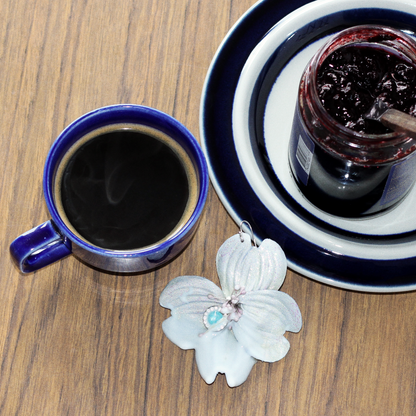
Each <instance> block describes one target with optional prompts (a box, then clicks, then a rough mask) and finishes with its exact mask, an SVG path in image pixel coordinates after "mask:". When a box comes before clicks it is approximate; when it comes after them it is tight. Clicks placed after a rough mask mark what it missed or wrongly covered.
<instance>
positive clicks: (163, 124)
mask: <svg viewBox="0 0 416 416" xmlns="http://www.w3.org/2000/svg"><path fill="white" fill-rule="evenodd" d="M126 112H127V115H129V116H131V120H132V122H133V123H136V124H147V125H149V126H151V127H153V128H155V129H158V130H161V131H164V132H165V133H167V134H170V135H172V132H174V131H176V132H177V134H178V135H179V136H181V137H185V138H186V145H187V150H188V153H189V152H191V156H192V158H193V160H194V163H195V164H196V165H197V170H198V173H199V175H200V177H199V193H198V199H197V204H196V207H195V209H194V211H193V212H192V214H191V216H190V218H189V219H188V221H187V222H186V223H185V224H184V225H183V226H182V227H181V228H180V229H179V230H178V232H177V233H175V234H174V235H172V236H170V237H169V238H167V239H166V240H164V241H162V242H161V243H156V244H155V245H151V246H148V247H143V248H140V249H133V250H111V249H105V248H101V247H97V246H95V245H92V244H89V243H88V242H87V241H85V240H83V239H81V238H79V237H78V236H77V235H75V234H74V233H73V232H72V231H71V230H70V229H69V228H68V226H67V225H66V224H65V222H64V221H63V220H62V219H61V217H60V215H59V213H58V210H57V208H56V205H55V202H54V192H53V181H54V174H55V171H56V168H57V166H58V165H59V160H60V158H61V157H62V155H63V154H64V153H65V151H66V150H67V149H68V148H69V147H70V146H71V144H72V143H75V142H76V141H77V140H78V138H80V137H82V136H84V135H85V134H86V133H87V132H88V131H92V130H94V129H96V128H97V125H98V124H99V123H100V122H101V123H102V125H109V124H115V123H117V122H120V121H117V115H121V114H122V113H123V118H125V116H126ZM109 116H110V117H109ZM137 117H139V119H140V123H139V122H138V119H137ZM93 121H94V123H95V124H94V127H92V122H93ZM97 121H98V124H97ZM90 122H91V123H90ZM123 122H126V120H125V119H123ZM80 126H81V128H80ZM175 139H177V137H175ZM208 186H209V179H208V167H207V163H206V160H205V156H204V154H203V152H202V149H201V148H200V146H199V144H198V142H197V141H196V139H195V138H194V136H193V135H192V134H191V133H190V131H189V130H188V129H187V128H186V127H185V126H184V125H183V124H181V123H180V122H179V121H177V120H176V119H174V118H173V117H172V116H170V115H168V114H166V113H164V112H162V111H160V110H156V109H154V108H151V107H146V106H142V105H137V104H115V105H110V106H105V107H101V108H98V109H96V110H93V111H91V112H88V113H86V114H84V115H82V116H81V117H79V118H77V119H76V120H74V121H73V122H72V123H71V124H69V125H68V126H67V127H66V128H65V129H64V130H63V131H62V132H61V133H60V134H59V136H58V137H57V139H56V140H55V142H54V143H53V145H52V147H51V149H50V150H49V153H48V155H47V158H46V163H45V168H44V175H43V190H44V196H45V200H46V205H47V208H48V210H49V213H50V215H51V217H52V220H53V222H54V223H55V225H56V227H57V228H58V230H59V232H60V233H61V234H63V236H65V237H67V238H68V239H69V240H71V241H72V242H73V243H75V244H76V245H77V246H79V247H81V248H82V249H84V250H87V251H89V252H91V253H94V254H97V255H100V256H104V257H111V258H115V257H116V258H132V257H133V258H134V257H141V256H143V255H151V254H152V253H156V252H160V251H161V250H164V249H168V248H169V247H170V246H171V245H172V244H175V243H177V242H179V241H181V240H182V239H183V237H184V236H185V235H186V234H188V233H189V232H190V231H191V230H192V229H193V227H194V226H195V225H196V223H197V222H198V220H199V217H200V215H201V213H202V210H203V208H204V205H205V201H206V198H207V193H208Z"/></svg>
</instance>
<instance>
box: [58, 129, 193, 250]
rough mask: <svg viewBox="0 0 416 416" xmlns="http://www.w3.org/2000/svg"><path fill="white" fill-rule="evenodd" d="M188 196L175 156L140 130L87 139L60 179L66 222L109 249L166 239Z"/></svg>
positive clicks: (184, 206)
mask: <svg viewBox="0 0 416 416" xmlns="http://www.w3.org/2000/svg"><path fill="white" fill-rule="evenodd" d="M189 196H190V184H189V181H188V176H187V173H186V169H185V167H184V163H183V162H182V160H181V159H180V157H179V156H178V155H177V153H176V152H175V151H173V150H172V148H171V147H170V146H168V145H167V144H166V143H165V142H163V141H161V140H159V139H157V138H155V137H152V136H151V135H148V134H147V133H143V132H141V131H140V130H132V129H127V130H120V131H111V132H108V133H105V134H100V135H98V136H97V137H95V138H92V139H91V140H88V141H86V143H84V144H83V145H82V146H81V147H80V148H78V149H77V150H76V151H75V153H74V154H73V155H72V156H71V158H70V159H69V161H68V162H67V165H66V166H65V168H64V170H63V173H62V179H61V201H62V206H63V209H64V211H65V214H66V216H67V218H68V220H69V222H70V223H71V224H72V226H73V227H74V228H75V230H76V231H77V232H78V233H79V234H80V235H81V236H82V237H83V238H85V239H86V240H87V241H89V242H90V243H92V244H94V245H96V246H99V247H103V248H108V249H112V250H131V249H137V248H141V247H145V246H149V245H151V244H154V243H156V242H157V241H159V240H161V239H163V238H165V237H166V236H167V235H168V234H169V233H170V232H171V231H172V230H174V229H175V227H176V226H177V224H178V223H179V222H180V220H181V218H182V217H183V215H184V212H185V211H186V207H187V203H188V199H189Z"/></svg>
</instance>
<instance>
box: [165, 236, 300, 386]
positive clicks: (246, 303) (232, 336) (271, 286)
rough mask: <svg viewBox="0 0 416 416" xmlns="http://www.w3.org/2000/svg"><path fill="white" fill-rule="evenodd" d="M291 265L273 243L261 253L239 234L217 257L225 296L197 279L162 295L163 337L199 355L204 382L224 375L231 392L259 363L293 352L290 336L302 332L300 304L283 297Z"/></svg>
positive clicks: (175, 283) (182, 280) (174, 284)
mask: <svg viewBox="0 0 416 416" xmlns="http://www.w3.org/2000/svg"><path fill="white" fill-rule="evenodd" d="M286 271H287V262H286V257H285V254H284V253H283V250H282V249H281V248H280V246H279V245H278V244H277V243H276V242H274V241H272V240H269V239H266V240H264V241H263V242H262V243H261V245H260V246H259V247H257V246H256V245H254V246H253V245H252V241H251V237H250V236H249V235H248V234H246V233H244V232H242V231H240V233H239V234H237V235H234V236H233V237H231V238H229V239H228V240H227V241H226V242H225V243H224V244H223V245H222V246H221V247H220V249H219V251H218V253H217V272H218V276H219V279H220V284H221V288H222V290H221V289H220V288H219V287H218V286H216V285H215V284H214V283H213V282H211V281H210V280H207V279H205V278H203V277H199V276H180V277H177V278H175V279H173V280H172V281H171V282H170V283H168V285H167V286H166V288H165V289H164V290H163V292H162V294H161V295H160V304H161V306H163V307H165V308H168V309H170V310H171V312H172V314H171V317H170V318H168V319H167V320H165V321H164V322H163V324H162V328H163V331H164V333H165V335H166V336H167V337H168V338H169V339H170V340H171V341H172V342H173V343H175V344H176V345H177V346H179V347H180V348H182V349H185V350H186V349H195V358H196V362H197V365H198V370H199V372H200V374H201V376H202V378H203V379H204V380H205V381H206V382H207V383H208V384H211V383H212V382H214V380H215V378H216V376H217V374H218V373H224V374H225V376H226V379H227V383H228V385H229V386H230V387H234V386H238V385H240V384H242V383H244V381H245V380H246V379H247V377H248V375H249V374H250V371H251V369H252V367H253V365H254V364H255V363H256V361H257V360H261V361H266V362H274V361H278V360H280V359H282V358H283V357H284V356H285V355H286V354H287V352H288V351H289V347H290V345H289V342H288V341H287V339H286V338H285V337H284V336H283V334H284V333H285V332H286V331H290V332H299V331H300V329H301V327H302V317H301V313H300V310H299V307H298V305H297V304H296V302H295V301H294V300H293V299H292V298H291V297H290V296H289V295H287V294H286V293H283V292H279V288H280V287H281V286H282V284H283V281H284V279H285V276H286Z"/></svg>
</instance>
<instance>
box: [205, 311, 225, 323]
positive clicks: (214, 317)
mask: <svg viewBox="0 0 416 416" xmlns="http://www.w3.org/2000/svg"><path fill="white" fill-rule="evenodd" d="M222 317H223V315H222V313H221V312H218V311H211V312H210V313H209V314H208V316H207V322H208V324H209V325H214V324H216V323H217V322H218V321H219V320H220V319H221V318H222Z"/></svg>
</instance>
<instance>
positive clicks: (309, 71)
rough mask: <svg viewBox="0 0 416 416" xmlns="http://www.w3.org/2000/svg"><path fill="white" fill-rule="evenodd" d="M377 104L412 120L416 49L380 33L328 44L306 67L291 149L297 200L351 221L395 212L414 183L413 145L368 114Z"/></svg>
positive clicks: (354, 33)
mask: <svg viewBox="0 0 416 416" xmlns="http://www.w3.org/2000/svg"><path fill="white" fill-rule="evenodd" d="M376 100H381V101H384V102H385V103H387V104H388V106H389V107H392V108H396V109H398V110H401V111H403V112H406V113H408V114H411V115H414V116H416V42H415V40H414V39H413V38H411V37H410V36H408V35H406V34H405V33H403V32H401V31H399V30H396V29H393V28H389V27H385V26H370V25H366V26H356V27H353V28H350V29H346V30H344V31H342V32H339V33H338V34H336V35H335V36H333V37H332V38H331V39H330V40H329V42H327V43H326V44H325V45H324V46H323V47H322V48H321V49H320V50H319V51H318V52H317V53H316V54H315V55H314V57H313V58H312V60H311V61H310V62H309V64H308V65H307V67H306V69H305V71H304V73H303V76H302V79H301V82H300V86H299V94H298V100H297V107H296V111H295V116H294V122H293V127H292V134H291V138H290V145H289V161H290V166H291V171H292V174H293V176H294V178H295V181H296V183H297V185H298V187H299V189H300V190H301V192H302V193H303V195H304V196H305V197H306V198H307V199H308V200H309V201H310V202H311V203H312V204H313V205H315V206H316V207H317V208H319V209H321V210H323V211H325V212H327V213H329V214H333V215H337V216H342V217H349V218H357V217H362V216H367V215H372V214H375V213H379V212H382V211H385V210H387V209H390V208H392V207H393V206H395V205H396V204H398V203H399V202H400V201H401V200H402V199H403V198H404V197H405V195H406V194H407V193H408V192H409V190H410V189H411V187H412V185H413V183H414V182H415V179H416V152H415V149H416V141H415V140H414V139H412V138H410V137H408V136H407V135H406V134H405V133H400V132H394V131H391V130H389V129H388V128H386V127H384V126H383V125H382V123H381V122H379V121H375V120H370V119H368V118H367V117H366V113H367V112H368V111H369V110H370V109H371V107H372V106H373V104H374V103H375V102H376Z"/></svg>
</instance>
